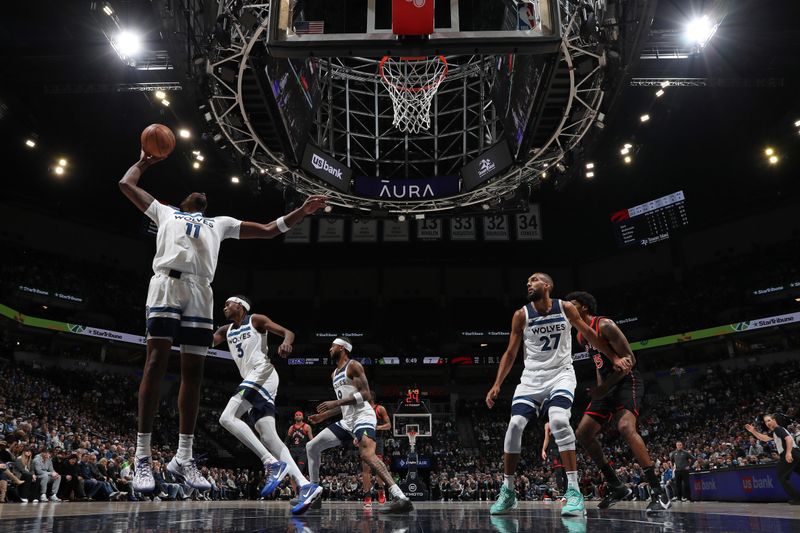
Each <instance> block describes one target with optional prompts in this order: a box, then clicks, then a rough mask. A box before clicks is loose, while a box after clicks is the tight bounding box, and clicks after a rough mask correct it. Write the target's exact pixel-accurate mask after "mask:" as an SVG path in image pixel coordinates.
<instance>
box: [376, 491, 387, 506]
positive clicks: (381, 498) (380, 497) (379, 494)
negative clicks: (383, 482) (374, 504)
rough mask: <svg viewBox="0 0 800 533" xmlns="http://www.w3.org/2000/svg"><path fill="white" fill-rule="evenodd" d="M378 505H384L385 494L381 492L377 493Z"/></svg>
mask: <svg viewBox="0 0 800 533" xmlns="http://www.w3.org/2000/svg"><path fill="white" fill-rule="evenodd" d="M378 503H386V493H385V492H383V491H382V490H379V491H378Z"/></svg>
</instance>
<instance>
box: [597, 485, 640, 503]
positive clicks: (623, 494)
mask: <svg viewBox="0 0 800 533" xmlns="http://www.w3.org/2000/svg"><path fill="white" fill-rule="evenodd" d="M607 488H608V491H609V492H608V494H606V495H605V497H604V498H603V499H602V500H600V503H598V504H597V508H598V509H608V508H609V507H611V506H612V505H614V504H615V503H617V502H621V501H622V500H625V499H627V498H628V497H630V495H631V494H633V491H632V490H631V489H629V488H628V487H627V485H619V486H618V487H613V488H612V487H607Z"/></svg>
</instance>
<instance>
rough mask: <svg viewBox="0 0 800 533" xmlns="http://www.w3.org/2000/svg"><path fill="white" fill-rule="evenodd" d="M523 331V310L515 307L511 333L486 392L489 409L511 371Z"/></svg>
mask: <svg viewBox="0 0 800 533" xmlns="http://www.w3.org/2000/svg"><path fill="white" fill-rule="evenodd" d="M523 331H525V311H523V310H522V309H517V311H516V312H515V313H514V318H512V319H511V334H510V335H509V336H508V347H507V348H506V351H505V353H503V357H502V358H501V359H500V366H499V367H497V376H496V377H495V379H494V385H492V388H491V389H489V392H488V393H487V394H486V405H487V406H488V407H489V409H491V408H492V407H494V401H495V400H496V399H497V395H498V394H500V386H501V385H502V384H503V381H505V379H506V376H508V373H509V372H510V371H511V367H513V366H514V361H515V360H516V359H517V353H518V352H519V345H520V343H521V342H522V333H523Z"/></svg>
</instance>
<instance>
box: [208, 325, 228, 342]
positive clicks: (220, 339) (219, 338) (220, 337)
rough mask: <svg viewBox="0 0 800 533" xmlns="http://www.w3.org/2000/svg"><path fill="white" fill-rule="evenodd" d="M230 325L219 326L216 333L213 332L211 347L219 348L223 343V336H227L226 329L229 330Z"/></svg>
mask: <svg viewBox="0 0 800 533" xmlns="http://www.w3.org/2000/svg"><path fill="white" fill-rule="evenodd" d="M230 327H231V325H230V324H225V325H224V326H221V327H220V328H219V329H218V330H217V331H215V332H214V341H213V344H212V345H211V346H219V345H220V344H222V343H223V342H224V341H225V336H226V335H227V334H228V329H230Z"/></svg>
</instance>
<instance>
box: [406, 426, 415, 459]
mask: <svg viewBox="0 0 800 533" xmlns="http://www.w3.org/2000/svg"><path fill="white" fill-rule="evenodd" d="M406 437H408V444H409V446H410V447H411V450H410V451H411V453H413V452H414V450H415V448H416V446H417V432H416V431H414V430H413V429H411V430H408V431H406Z"/></svg>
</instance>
